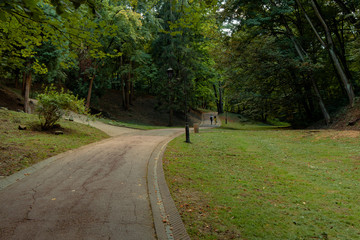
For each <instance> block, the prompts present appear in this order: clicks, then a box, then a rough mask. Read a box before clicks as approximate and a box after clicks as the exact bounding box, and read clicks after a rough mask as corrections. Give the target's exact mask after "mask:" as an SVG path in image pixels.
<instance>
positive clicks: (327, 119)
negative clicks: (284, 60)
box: [282, 0, 331, 125]
mask: <svg viewBox="0 0 360 240" xmlns="http://www.w3.org/2000/svg"><path fill="white" fill-rule="evenodd" d="M296 1H297V2H298V0H296ZM298 4H299V3H298ZM299 6H301V5H299ZM282 20H283V22H284V25H285V28H286V31H287V33H288V35H289V37H290V39H291V41H292V42H293V44H294V46H295V49H296V51H297V53H298V55H299V57H300V59H301V61H302V62H306V60H305V56H306V55H307V53H306V51H305V50H304V49H303V48H302V47H301V45H300V44H298V42H297V41H296V39H295V36H294V34H293V32H292V31H291V28H290V27H289V25H288V24H287V21H286V19H285V17H284V16H282ZM310 80H311V84H312V86H313V88H314V92H315V96H316V98H317V100H318V104H319V107H320V110H321V112H322V114H323V117H324V119H325V122H326V125H329V123H330V122H331V119H330V115H329V113H328V111H327V109H326V107H325V104H324V101H323V99H322V97H321V95H320V92H319V90H318V88H317V85H316V82H315V79H314V78H313V76H311V77H310Z"/></svg>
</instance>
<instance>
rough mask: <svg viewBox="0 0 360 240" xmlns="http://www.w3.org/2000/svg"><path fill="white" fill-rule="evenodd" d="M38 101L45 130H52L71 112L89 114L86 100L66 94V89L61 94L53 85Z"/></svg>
mask: <svg viewBox="0 0 360 240" xmlns="http://www.w3.org/2000/svg"><path fill="white" fill-rule="evenodd" d="M37 100H38V105H37V109H36V111H37V112H38V115H39V119H40V123H41V128H42V129H43V130H48V129H51V128H52V127H53V126H54V124H55V123H56V122H57V121H58V120H59V119H60V118H61V117H62V116H63V115H64V114H66V113H68V112H69V111H73V112H76V113H81V114H87V110H86V108H85V106H84V100H79V99H78V98H77V97H76V96H74V95H73V94H71V93H69V92H64V89H61V91H60V92H59V91H57V90H56V88H55V87H54V86H53V85H51V86H50V87H46V88H45V91H44V93H41V94H39V95H38V96H37Z"/></svg>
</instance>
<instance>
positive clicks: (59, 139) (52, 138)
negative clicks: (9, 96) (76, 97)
mask: <svg viewBox="0 0 360 240" xmlns="http://www.w3.org/2000/svg"><path fill="white" fill-rule="evenodd" d="M19 125H25V126H26V127H27V130H18V126H19ZM60 125H61V130H62V131H63V133H64V134H63V135H54V133H53V132H42V131H39V130H37V129H39V126H38V117H37V115H32V114H25V113H19V112H14V111H5V110H0V133H1V135H0V142H1V144H0V176H9V175H11V174H13V173H15V172H17V171H19V170H21V169H23V168H26V167H29V166H31V165H32V164H35V163H37V162H39V161H41V160H44V159H46V158H49V157H51V156H54V155H56V154H59V153H61V152H65V151H67V150H70V149H75V148H78V147H80V146H82V145H86V144H89V143H92V142H96V141H99V140H101V139H104V138H106V137H108V136H107V135H106V134H105V133H103V132H101V131H99V130H97V129H95V128H93V127H90V126H87V125H84V124H79V123H75V122H69V121H64V120H62V121H60Z"/></svg>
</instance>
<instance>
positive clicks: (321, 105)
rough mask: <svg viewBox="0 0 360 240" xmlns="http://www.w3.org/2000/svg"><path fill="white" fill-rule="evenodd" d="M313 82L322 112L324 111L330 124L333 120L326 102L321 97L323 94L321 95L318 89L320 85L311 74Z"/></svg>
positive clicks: (326, 120) (327, 123)
mask: <svg viewBox="0 0 360 240" xmlns="http://www.w3.org/2000/svg"><path fill="white" fill-rule="evenodd" d="M311 83H312V85H313V88H314V91H315V96H316V97H317V98H318V102H319V107H320V110H321V112H322V114H323V116H324V119H325V122H326V125H329V124H330V122H331V119H330V115H329V113H328V112H327V110H326V107H325V104H324V102H323V100H322V98H321V95H320V92H319V89H318V87H317V85H316V82H315V79H314V78H313V77H312V76H311Z"/></svg>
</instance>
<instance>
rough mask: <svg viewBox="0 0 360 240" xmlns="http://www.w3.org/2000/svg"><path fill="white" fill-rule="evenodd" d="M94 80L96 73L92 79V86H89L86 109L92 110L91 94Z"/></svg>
mask: <svg viewBox="0 0 360 240" xmlns="http://www.w3.org/2000/svg"><path fill="white" fill-rule="evenodd" d="M94 78H95V73H94V74H93V76H92V78H91V79H90V85H89V90H88V95H87V99H86V108H87V109H90V100H91V92H92V86H93V83H94Z"/></svg>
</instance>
